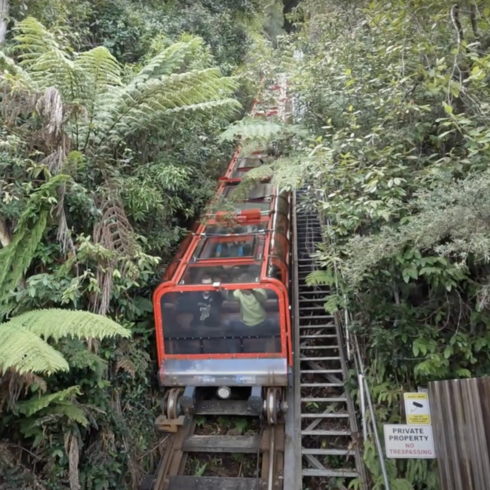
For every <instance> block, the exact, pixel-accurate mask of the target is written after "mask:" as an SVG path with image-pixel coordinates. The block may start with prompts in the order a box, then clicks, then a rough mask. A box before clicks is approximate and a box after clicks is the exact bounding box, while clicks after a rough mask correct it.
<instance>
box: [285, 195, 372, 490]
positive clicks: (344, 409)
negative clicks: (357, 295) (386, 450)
mask: <svg viewBox="0 0 490 490" xmlns="http://www.w3.org/2000/svg"><path fill="white" fill-rule="evenodd" d="M309 202H311V200H310V199H309V198H308V195H307V192H306V191H305V190H298V191H297V192H296V196H295V202H294V216H293V220H294V237H293V238H294V242H295V249H294V258H293V287H294V286H295V287H296V290H295V291H293V297H292V300H293V329H294V330H293V332H294V333H293V336H294V353H295V379H294V391H295V396H294V398H295V407H294V414H295V426H296V427H295V436H296V437H295V439H296V441H297V445H298V446H299V445H300V447H297V448H296V451H295V453H296V464H295V466H296V468H297V471H298V472H300V474H301V481H300V478H299V477H298V478H297V480H296V485H295V487H296V488H295V490H298V489H299V488H302V489H308V488H330V484H331V483H334V481H333V480H334V479H344V481H345V486H346V487H347V486H348V481H349V480H351V479H353V478H360V480H361V487H360V488H362V489H367V487H366V475H365V469H364V465H363V462H362V457H361V451H360V447H359V445H360V437H359V433H358V423H357V417H356V412H355V409H354V405H353V403H352V400H351V398H350V396H349V393H348V391H347V390H345V389H344V383H345V381H346V380H347V377H348V369H347V363H346V359H345V354H344V348H343V337H342V332H341V329H340V327H339V325H338V323H337V322H336V321H335V318H334V316H332V315H329V314H328V313H327V312H326V311H325V302H326V300H327V298H328V295H329V294H330V288H329V287H328V286H308V285H307V283H306V278H307V276H308V275H309V274H310V273H311V272H313V271H315V270H318V269H319V266H318V263H317V261H316V259H314V258H312V254H313V253H315V252H316V250H317V245H318V244H319V243H320V242H322V230H321V223H320V220H319V217H318V214H317V213H316V212H315V211H314V210H309V209H308V203H309ZM332 488H333V487H332Z"/></svg>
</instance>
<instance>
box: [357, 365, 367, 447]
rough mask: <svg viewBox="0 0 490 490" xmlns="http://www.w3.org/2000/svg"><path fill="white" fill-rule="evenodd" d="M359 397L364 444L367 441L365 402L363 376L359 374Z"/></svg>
mask: <svg viewBox="0 0 490 490" xmlns="http://www.w3.org/2000/svg"><path fill="white" fill-rule="evenodd" d="M358 378H359V397H360V398H361V416H362V438H363V439H364V442H365V441H366V439H367V427H366V401H365V399H364V376H363V375H362V374H359V376H358Z"/></svg>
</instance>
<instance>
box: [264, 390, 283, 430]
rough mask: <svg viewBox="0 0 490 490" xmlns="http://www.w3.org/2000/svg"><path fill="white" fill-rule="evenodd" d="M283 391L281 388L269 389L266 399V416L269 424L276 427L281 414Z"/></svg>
mask: <svg viewBox="0 0 490 490" xmlns="http://www.w3.org/2000/svg"><path fill="white" fill-rule="evenodd" d="M281 402H282V390H281V389H280V388H268V389H267V395H266V398H265V415H266V417H267V423H268V424H270V425H276V424H277V423H278V422H279V415H280V413H281Z"/></svg>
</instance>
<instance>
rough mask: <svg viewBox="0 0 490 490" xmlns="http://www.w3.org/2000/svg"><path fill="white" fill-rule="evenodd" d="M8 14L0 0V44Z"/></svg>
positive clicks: (5, 34) (6, 4)
mask: <svg viewBox="0 0 490 490" xmlns="http://www.w3.org/2000/svg"><path fill="white" fill-rule="evenodd" d="M8 16H9V0H0V45H1V44H4V43H5V38H6V37H7V25H8ZM2 243H3V242H2Z"/></svg>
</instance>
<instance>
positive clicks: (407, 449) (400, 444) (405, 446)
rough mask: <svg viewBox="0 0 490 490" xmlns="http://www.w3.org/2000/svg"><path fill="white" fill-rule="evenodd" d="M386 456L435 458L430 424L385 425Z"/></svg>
mask: <svg viewBox="0 0 490 490" xmlns="http://www.w3.org/2000/svg"><path fill="white" fill-rule="evenodd" d="M384 431H385V447H386V456H387V457H388V458H391V459H434V458H435V457H436V454H435V451H434V437H433V435H432V426H430V425H401V424H397V425H385V426H384Z"/></svg>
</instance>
